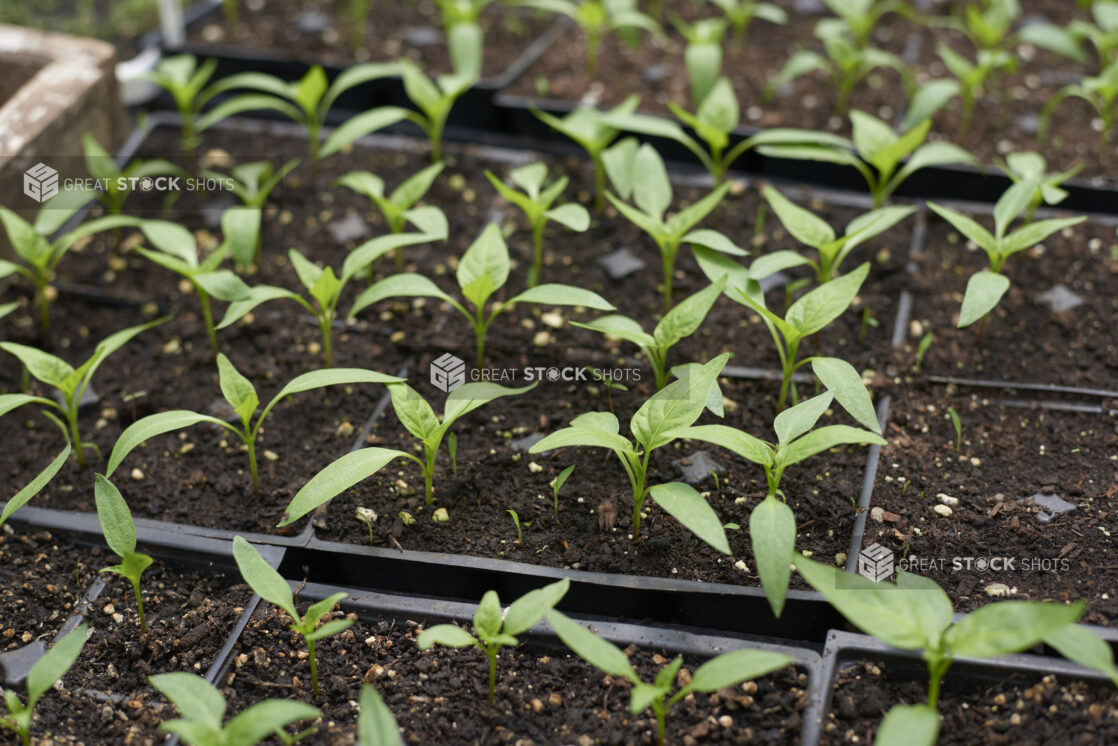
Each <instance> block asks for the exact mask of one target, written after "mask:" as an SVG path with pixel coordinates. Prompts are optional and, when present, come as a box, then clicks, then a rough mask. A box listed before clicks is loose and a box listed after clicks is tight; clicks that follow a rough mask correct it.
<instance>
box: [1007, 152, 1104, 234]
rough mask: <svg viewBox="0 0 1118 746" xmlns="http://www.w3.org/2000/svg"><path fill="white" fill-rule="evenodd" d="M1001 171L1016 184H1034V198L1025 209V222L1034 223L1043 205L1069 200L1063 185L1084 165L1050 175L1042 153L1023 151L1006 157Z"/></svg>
mask: <svg viewBox="0 0 1118 746" xmlns="http://www.w3.org/2000/svg"><path fill="white" fill-rule="evenodd" d="M998 165H999V167H1000V168H1001V170H1002V171H1003V172H1004V173H1005V175H1006V176H1008V177H1009V178H1010V179H1012V180H1013V181H1014V182H1015V183H1016V182H1019V181H1029V182H1032V184H1033V196H1032V199H1030V200H1029V206H1028V207H1026V208H1025V222H1026V223H1031V222H1033V216H1034V215H1035V214H1036V210H1037V208H1038V207H1040V206H1041V204H1045V205H1058V204H1060V203H1061V202H1063V201H1064V200H1065V199H1067V196H1068V193H1067V192H1066V191H1064V189H1062V188H1061V185H1062V184H1063V183H1064V182H1065V181H1067V180H1068V179H1070V178H1072V177H1073V176H1075V175H1076V174H1077V173H1079V171H1080V169H1082V168H1083V165H1082V164H1079V165H1077V166H1075V167H1074V168H1071V169H1069V170H1067V171H1060V172H1059V173H1051V174H1050V173H1048V162H1047V161H1045V160H1044V156H1042V155H1041V154H1040V153H1033V152H1031V151H1022V152H1019V153H1010V154H1009V155H1007V156H1006V157H1005V163H1000V164H998Z"/></svg>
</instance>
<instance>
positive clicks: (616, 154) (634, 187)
mask: <svg viewBox="0 0 1118 746" xmlns="http://www.w3.org/2000/svg"><path fill="white" fill-rule="evenodd" d="M603 158H604V160H605V164H606V172H607V173H608V174H609V178H610V182H611V183H612V184H613V188H614V190H615V191H616V192H617V195H619V196H615V195H614V193H613V192H606V197H607V198H608V199H609V201H610V203H611V204H613V206H614V207H615V208H617V211H618V212H620V213H621V214H622V215H624V216H625V218H626V219H627V220H628V221H629V222H631V223H632V224H633V225H635V226H636V227H637V228H640V229H641V230H642V231H644V232H645V233H647V234H648V236H649V237H650V238H652V240H653V241H655V242H656V247H657V248H658V249H659V251H660V264H661V272H662V275H663V291H662V292H663V297H664V313H667V312H668V311H669V310H671V307H672V276H673V275H674V274H675V262H676V256H677V255H678V254H679V247H680V246H681V245H682V244H683V243H690V244H692V245H698V246H704V247H707V248H710V249H714V250H716V251H720V252H723V253H726V254H732V255H734V256H744V255H745V254H746V253H747V252H745V251H744V250H743V249H741V248H739V247H738V246H736V245H735V244H734V243H733V242H732V241H731V240H730V239H729V238H727V237H726V236H724V235H722V234H721V233H719V232H718V231H713V230H709V229H700V230H693V229H694V228H695V226H696V225H698V224H699V223H700V222H701V221H702V220H703V218H705V217H706V216H707V215H709V214H710V213H711V212H713V211H714V209H715V208H716V207H718V205H719V204H720V203H721V202H722V200H723V199H725V197H726V193H727V192H728V191H729V189H730V185H729V183H727V182H722V183H721V184H719V185H718V186H716V187H715V188H714V189H713V190H712V191H711V192H710V193H709V194H707V195H706V196H705V197H703V198H702V199H700V200H698V201H697V202H695V203H693V204H691V205H688V206H687V207H685V208H683V209H682V210H680V211H679V212H676V213H674V214H673V215H671V216H670V217H666V213H667V210H668V208H669V207H670V206H671V204H672V201H673V199H674V194H673V191H672V184H671V181H670V180H669V179H668V171H667V168H666V167H665V166H664V160H663V159H662V158H661V157H660V154H659V153H657V152H656V150H655V149H654V148H653V147H652V146H651V145H648V144H647V143H646V144H644V145H639V146H638V145H637V141H636V140H635V139H634V138H631V137H627V138H625V139H624V140H621V141H620V142H618V143H617V144H616V145H614V146H612V147H611V148H610V149H609V150H608V151H606V153H605V154H604V156H603ZM629 199H632V201H633V204H632V205H630V204H628V203H627V202H626V201H625V200H629ZM609 310H612V309H609Z"/></svg>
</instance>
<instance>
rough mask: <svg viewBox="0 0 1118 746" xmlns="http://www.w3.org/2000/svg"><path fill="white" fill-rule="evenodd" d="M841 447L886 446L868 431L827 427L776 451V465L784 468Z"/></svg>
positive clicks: (841, 426)
mask: <svg viewBox="0 0 1118 746" xmlns="http://www.w3.org/2000/svg"><path fill="white" fill-rule="evenodd" d="M841 445H878V446H883V445H886V442H885V439H884V438H882V437H881V436H880V435H878V434H876V433H871V432H870V431H869V430H862V429H861V428H857V427H850V426H849V425H827V426H826V427H821V428H819V429H818V430H813V431H812V432H810V433H808V434H807V435H804V436H803V437H801V438H799V439H797V440H795V441H793V442H792V443H790V444H787V445H782V446H781V448H780V449H779V450H778V451H777V454H776V461H777V463H780V464H783V465H785V466H790V465H792V464H798V463H799V462H801V461H803V460H805V459H808V458H811V457H812V456H814V455H815V454H817V453H821V452H822V451H826V450H829V449H831V448H835V447H836V446H841Z"/></svg>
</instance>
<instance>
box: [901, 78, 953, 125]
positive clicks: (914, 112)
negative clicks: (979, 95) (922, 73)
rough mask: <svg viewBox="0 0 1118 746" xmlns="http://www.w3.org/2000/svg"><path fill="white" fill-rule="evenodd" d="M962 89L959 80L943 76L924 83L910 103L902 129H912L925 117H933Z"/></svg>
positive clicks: (902, 122)
mask: <svg viewBox="0 0 1118 746" xmlns="http://www.w3.org/2000/svg"><path fill="white" fill-rule="evenodd" d="M961 91H962V86H960V85H959V82H958V81H957V80H951V79H949V78H941V79H937V80H929V81H928V82H927V83H924V84H922V85H921V86H920V87H919V88H918V89H917V90H916V94H915V95H914V96H913V97H912V100H911V101H910V102H909V104H908V111H906V112H905V115H904V119H903V120H901V131H902V132H904V131H906V130H910V129H912V128H913V127H915V126H916V125H917V124H919V123H920V122H923V121H924V120H925V119H931V118H932V117H933V116H935V114H936V113H937V112H938V111H939V110H940V109H942V108H943V107H944V106H946V105H947V103H948V102H949V101H951V99H953V98H955V97H956V96H958V95H959V93H960V92H961Z"/></svg>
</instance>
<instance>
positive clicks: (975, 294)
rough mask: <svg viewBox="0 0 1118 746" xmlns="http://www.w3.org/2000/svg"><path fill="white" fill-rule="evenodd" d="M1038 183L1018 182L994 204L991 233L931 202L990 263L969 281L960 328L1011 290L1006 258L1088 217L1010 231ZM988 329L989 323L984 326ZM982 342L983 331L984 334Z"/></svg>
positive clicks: (936, 210) (932, 206)
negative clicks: (1005, 268)
mask: <svg viewBox="0 0 1118 746" xmlns="http://www.w3.org/2000/svg"><path fill="white" fill-rule="evenodd" d="M1035 193H1036V185H1035V183H1034V182H1033V181H1029V180H1025V181H1018V182H1016V183H1014V184H1013V185H1012V186H1011V187H1009V189H1007V190H1006V191H1005V193H1003V194H1002V196H1001V197H1000V198H998V201H997V203H996V204H995V205H994V232H993V233H992V234H991V233H990V232H989V231H988V230H986V229H985V228H983V227H982V226H981V225H979V224H978V223H977V222H975V221H974V220H972V219H971V218H968V217H967V216H966V215H963V214H962V213H960V212H956V211H955V210H952V209H951V208H949V207H943V206H942V205H937V204H936V203H934V202H929V203H928V207H929V208H931V210H932V211H933V212H935V213H936V214H937V215H939V216H940V217H942V218H943V219H944V220H946V221H947V222H948V223H950V224H951V225H952V226H953V227H954V228H955V229H956V230H958V231H959V232H960V233H962V234H963V235H964V236H965V237H966V238H967V239H969V240H971V241H974V242H975V243H976V244H978V246H979V247H980V248H981V249H982V250H983V251H985V252H986V255H987V256H988V257H989V260H990V265H989V268H988V269H984V270H982V271H981V272H976V273H974V274H973V275H971V277H970V280H968V281H967V290H966V294H965V295H964V296H963V305H962V308H961V309H960V310H959V322H958V327H959V328H960V329H962V328H963V327H966V326H970V325H971V324H973V323H974V322H976V321H978V320H979V319H984V318H985V317H986V315H987V314H989V313H990V311H992V310H994V308H995V307H996V306H997V305H998V301H1000V300H1001V298H1002V296H1003V295H1005V293H1006V291H1007V290H1009V285H1010V282H1009V278H1008V277H1006V276H1005V275H1004V274H1002V270H1003V268H1004V267H1005V263H1006V261H1007V260H1008V259H1009V258H1010V257H1011V256H1013V255H1014V254H1016V253H1019V252H1021V251H1025V250H1026V249H1031V248H1032V247H1033V246H1036V245H1037V244H1038V243H1040V242H1041V241H1043V240H1045V239H1046V238H1048V237H1049V236H1051V235H1052V234H1054V233H1057V232H1059V231H1062V230H1064V229H1065V228H1070V227H1071V226H1073V225H1078V224H1079V223H1082V222H1083V221H1084V220H1086V219H1087V218H1085V217H1075V218H1053V219H1050V220H1038V221H1036V222H1034V223H1028V224H1027V225H1024V226H1022V227H1021V228H1018V229H1017V230H1015V231H1013V232H1008V231H1009V226H1010V224H1012V223H1013V221H1014V220H1016V219H1017V218H1018V217H1019V216H1020V215H1021V213H1023V212H1024V211H1025V210H1027V209H1028V207H1029V205H1030V204H1032V202H1033V199H1034V198H1035ZM982 332H985V323H983V326H982ZM979 339H980V343H981V333H980V337H979Z"/></svg>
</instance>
